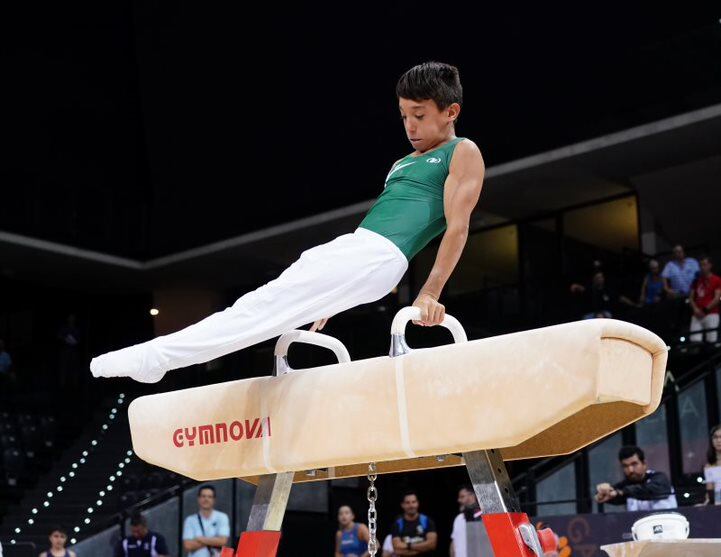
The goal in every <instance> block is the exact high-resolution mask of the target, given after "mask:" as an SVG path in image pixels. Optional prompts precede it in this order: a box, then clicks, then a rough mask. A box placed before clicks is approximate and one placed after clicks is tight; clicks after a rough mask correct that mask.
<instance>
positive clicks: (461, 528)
mask: <svg viewBox="0 0 721 557" xmlns="http://www.w3.org/2000/svg"><path fill="white" fill-rule="evenodd" d="M458 506H459V511H460V513H459V514H458V516H456V518H455V520H454V521H453V531H452V533H451V557H466V555H467V552H466V541H467V536H466V523H467V522H475V521H477V520H481V509H480V507H479V506H478V499H476V494H475V492H474V491H473V486H471V485H464V486H463V487H461V488H460V489H459V490H458Z"/></svg>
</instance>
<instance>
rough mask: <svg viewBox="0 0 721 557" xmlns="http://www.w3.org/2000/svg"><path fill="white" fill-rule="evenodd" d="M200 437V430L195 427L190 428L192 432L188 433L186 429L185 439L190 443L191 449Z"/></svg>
mask: <svg viewBox="0 0 721 557" xmlns="http://www.w3.org/2000/svg"><path fill="white" fill-rule="evenodd" d="M197 435H198V428H196V427H195V426H193V427H192V428H190V431H188V428H187V427H186V428H185V439H186V440H187V441H188V445H190V446H191V447H192V446H193V445H195V437H196V436H197Z"/></svg>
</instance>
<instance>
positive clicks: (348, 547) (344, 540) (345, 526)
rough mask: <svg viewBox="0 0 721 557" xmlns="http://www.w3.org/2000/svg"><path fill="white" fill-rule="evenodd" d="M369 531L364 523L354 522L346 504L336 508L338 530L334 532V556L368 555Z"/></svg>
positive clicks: (353, 556) (358, 556) (353, 516)
mask: <svg viewBox="0 0 721 557" xmlns="http://www.w3.org/2000/svg"><path fill="white" fill-rule="evenodd" d="M369 541H370V532H369V531H368V527H367V526H366V525H365V524H359V523H357V522H355V514H353V510H352V509H351V508H350V507H349V506H348V505H342V506H341V507H340V508H339V509H338V531H337V532H336V534H335V557H368V542H369Z"/></svg>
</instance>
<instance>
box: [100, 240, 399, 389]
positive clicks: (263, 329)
mask: <svg viewBox="0 0 721 557" xmlns="http://www.w3.org/2000/svg"><path fill="white" fill-rule="evenodd" d="M407 268H408V261H407V259H406V258H405V256H404V255H403V253H401V251H400V250H399V249H398V248H397V247H396V246H395V245H394V244H393V243H392V242H391V241H390V240H388V239H386V238H384V237H383V236H380V235H379V234H376V233H375V232H371V231H369V230H366V229H363V228H359V229H357V230H356V231H355V232H354V233H352V234H344V235H343V236H339V237H338V238H336V239H335V240H333V241H331V242H328V243H327V244H322V245H320V246H316V247H314V248H311V249H309V250H307V251H304V252H303V253H302V254H301V257H300V259H298V261H296V262H295V263H293V264H292V265H291V266H290V267H288V269H286V270H285V271H284V272H283V273H282V274H281V275H280V276H279V277H278V278H277V279H275V280H272V281H270V282H269V283H267V284H265V285H263V286H261V287H260V288H258V289H256V290H254V291H252V292H249V293H247V294H245V295H244V296H242V297H241V298H239V299H238V300H237V301H236V302H235V304H233V305H232V306H231V307H229V308H227V309H225V310H224V311H220V312H218V313H214V314H213V315H211V316H209V317H207V318H205V319H203V320H202V321H199V322H198V323H195V324H194V325H190V326H189V327H186V328H185V329H182V330H180V331H178V332H175V333H172V334H169V335H165V336H161V337H157V338H155V339H153V340H150V341H148V342H144V343H141V344H136V345H134V346H130V347H128V348H123V349H122V350H117V351H115V352H109V353H107V354H103V355H102V356H98V357H97V358H94V359H93V361H92V362H91V363H90V370H91V371H92V373H93V375H94V376H95V377H123V376H129V377H132V378H133V379H136V380H137V381H142V382H145V383H155V382H157V381H160V379H162V377H163V375H165V373H166V372H167V371H169V370H171V369H176V368H179V367H185V366H189V365H192V364H198V363H202V362H207V361H209V360H212V359H214V358H218V357H220V356H222V355H224V354H228V353H230V352H234V351H236V350H240V349H241V348H245V347H246V346H250V345H253V344H256V343H259V342H262V341H264V340H267V339H269V338H273V337H274V336H278V335H281V334H283V333H285V332H287V331H289V330H292V329H295V328H297V327H300V326H301V325H304V324H306V323H310V322H313V321H315V320H317V319H321V318H323V317H328V316H331V315H335V314H336V313H339V312H341V311H344V310H346V309H350V308H352V307H355V306H357V305H360V304H365V303H369V302H372V301H374V300H377V299H379V298H382V297H383V296H385V295H386V294H387V293H388V292H390V291H391V290H392V289H393V287H395V286H396V285H397V284H398V282H399V281H400V279H401V277H402V276H403V273H405V271H406V269H407Z"/></svg>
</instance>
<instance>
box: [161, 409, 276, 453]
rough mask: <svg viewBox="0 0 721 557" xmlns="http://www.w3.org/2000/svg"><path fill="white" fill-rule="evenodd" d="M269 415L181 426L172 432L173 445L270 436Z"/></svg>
mask: <svg viewBox="0 0 721 557" xmlns="http://www.w3.org/2000/svg"><path fill="white" fill-rule="evenodd" d="M270 435H271V430H270V416H267V417H265V418H255V419H254V420H244V421H241V420H235V421H234V422H230V423H229V424H228V423H219V424H214V425H213V424H208V425H201V426H193V427H181V428H180V429H176V430H175V431H174V432H173V445H175V446H176V447H177V448H179V449H180V448H182V447H194V446H195V445H196V443H197V444H198V445H215V444H218V443H228V442H233V441H242V440H243V439H257V438H259V437H270Z"/></svg>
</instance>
